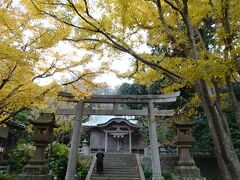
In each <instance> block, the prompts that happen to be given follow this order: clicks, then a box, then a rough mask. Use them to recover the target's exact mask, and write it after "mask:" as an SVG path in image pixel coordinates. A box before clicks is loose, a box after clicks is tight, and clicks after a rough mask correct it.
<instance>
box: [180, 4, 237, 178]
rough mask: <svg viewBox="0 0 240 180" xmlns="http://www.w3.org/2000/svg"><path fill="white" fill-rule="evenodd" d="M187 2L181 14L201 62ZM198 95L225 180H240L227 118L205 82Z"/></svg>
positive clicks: (193, 54)
mask: <svg viewBox="0 0 240 180" xmlns="http://www.w3.org/2000/svg"><path fill="white" fill-rule="evenodd" d="M187 2H188V1H187V0H183V9H182V11H181V12H180V13H181V15H182V18H183V21H184V24H185V26H186V30H187V33H188V38H189V43H190V46H191V50H192V56H193V59H194V60H195V61H199V56H198V49H197V46H196V42H195V38H194V29H193V26H192V24H191V22H190V17H189V12H188V4H187ZM197 87H198V90H197V92H198V95H199V98H200V100H201V104H202V106H203V108H204V111H205V113H206V115H207V119H208V124H209V128H210V131H211V134H212V137H213V143H214V149H215V154H216V157H217V161H218V165H219V168H220V172H221V179H223V180H239V179H240V163H239V160H238V157H237V154H236V152H235V149H234V147H233V144H232V140H231V136H230V134H229V127H228V126H224V123H225V121H224V120H225V116H224V114H223V112H222V110H221V108H220V107H216V105H214V103H213V102H212V100H211V99H210V96H209V94H208V90H207V85H206V82H205V81H204V80H199V81H198V82H197Z"/></svg>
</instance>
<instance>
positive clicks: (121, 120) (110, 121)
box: [97, 117, 136, 127]
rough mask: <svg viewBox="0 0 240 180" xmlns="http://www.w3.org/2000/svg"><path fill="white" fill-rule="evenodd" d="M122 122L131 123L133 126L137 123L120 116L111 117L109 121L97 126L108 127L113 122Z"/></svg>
mask: <svg viewBox="0 0 240 180" xmlns="http://www.w3.org/2000/svg"><path fill="white" fill-rule="evenodd" d="M122 122H123V123H125V124H127V125H129V126H131V127H136V124H133V123H131V122H130V121H129V120H127V119H125V118H119V117H118V118H112V119H110V120H109V121H107V122H105V123H103V124H98V125H97V127H106V126H108V125H110V124H112V123H117V124H120V123H122Z"/></svg>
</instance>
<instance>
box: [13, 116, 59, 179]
mask: <svg viewBox="0 0 240 180" xmlns="http://www.w3.org/2000/svg"><path fill="white" fill-rule="evenodd" d="M31 123H32V124H33V125H34V129H35V130H34V133H33V135H32V140H33V142H34V143H35V146H36V150H35V152H34V154H33V157H32V158H31V159H30V160H29V162H28V164H27V165H26V166H25V167H24V169H23V171H22V173H21V174H19V175H18V176H17V178H16V179H17V180H43V179H44V180H51V179H52V177H51V176H50V175H49V174H48V167H47V161H46V159H45V156H44V149H45V148H46V147H47V146H48V144H49V143H51V142H52V141H53V128H56V127H57V126H56V124H55V115H54V113H41V114H40V116H39V118H38V119H37V120H31Z"/></svg>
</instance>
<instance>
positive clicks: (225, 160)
mask: <svg viewBox="0 0 240 180" xmlns="http://www.w3.org/2000/svg"><path fill="white" fill-rule="evenodd" d="M198 85H199V90H198V95H199V97H200V99H201V103H202V106H203V108H204V111H205V113H206V115H207V118H208V124H209V127H210V131H211V134H212V138H213V143H214V150H215V155H216V157H217V162H218V165H219V169H220V172H221V179H223V180H239V179H240V163H239V160H238V157H237V155H236V152H235V149H234V147H233V144H232V140H231V137H230V135H229V133H228V131H229V129H226V127H224V121H223V119H222V118H221V116H220V114H221V113H222V112H219V111H220V110H219V109H218V108H217V107H216V106H215V105H213V103H212V101H211V99H210V97H209V95H208V91H207V86H206V83H205V81H201V82H199V84H198Z"/></svg>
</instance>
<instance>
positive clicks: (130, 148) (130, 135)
mask: <svg viewBox="0 0 240 180" xmlns="http://www.w3.org/2000/svg"><path fill="white" fill-rule="evenodd" d="M129 152H130V153H132V133H131V131H130V132H129Z"/></svg>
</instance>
